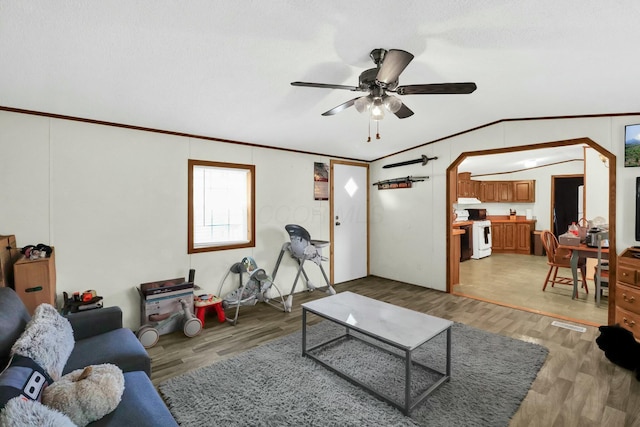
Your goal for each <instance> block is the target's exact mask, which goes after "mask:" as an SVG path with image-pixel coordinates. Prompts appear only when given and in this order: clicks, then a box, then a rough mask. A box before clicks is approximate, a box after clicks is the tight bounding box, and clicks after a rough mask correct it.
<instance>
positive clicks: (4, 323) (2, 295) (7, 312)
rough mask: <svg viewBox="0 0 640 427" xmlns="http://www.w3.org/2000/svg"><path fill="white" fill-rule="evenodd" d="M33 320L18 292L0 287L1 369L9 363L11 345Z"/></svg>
mask: <svg viewBox="0 0 640 427" xmlns="http://www.w3.org/2000/svg"><path fill="white" fill-rule="evenodd" d="M29 320H31V316H30V315H29V312H28V311H27V309H26V308H25V306H24V304H23V303H22V300H21V299H20V298H19V297H18V294H16V293H15V291H14V290H13V289H11V288H2V287H0V370H2V369H4V367H5V366H7V365H8V364H9V360H10V359H11V346H13V343H15V342H16V340H17V339H18V337H19V336H20V334H22V332H23V331H24V328H25V327H26V326H27V323H28V322H29Z"/></svg>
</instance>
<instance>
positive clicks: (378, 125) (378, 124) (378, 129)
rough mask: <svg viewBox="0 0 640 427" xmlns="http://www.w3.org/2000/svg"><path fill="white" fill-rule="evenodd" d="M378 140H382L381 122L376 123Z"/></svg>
mask: <svg viewBox="0 0 640 427" xmlns="http://www.w3.org/2000/svg"><path fill="white" fill-rule="evenodd" d="M376 139H380V121H376Z"/></svg>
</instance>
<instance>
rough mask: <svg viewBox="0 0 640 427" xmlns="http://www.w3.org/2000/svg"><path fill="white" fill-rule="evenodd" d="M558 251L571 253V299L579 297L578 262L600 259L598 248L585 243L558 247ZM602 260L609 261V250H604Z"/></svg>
mask: <svg viewBox="0 0 640 427" xmlns="http://www.w3.org/2000/svg"><path fill="white" fill-rule="evenodd" d="M558 249H565V250H568V251H571V258H570V260H569V263H570V265H571V274H572V275H573V293H572V295H571V299H576V298H577V296H578V260H579V259H580V258H598V248H597V247H593V246H587V245H586V244H584V243H580V244H579V245H562V244H561V245H558ZM602 259H609V248H602Z"/></svg>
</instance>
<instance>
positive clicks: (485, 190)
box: [480, 181, 498, 202]
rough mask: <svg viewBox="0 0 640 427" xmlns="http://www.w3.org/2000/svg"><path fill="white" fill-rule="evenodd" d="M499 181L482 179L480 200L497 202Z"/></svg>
mask: <svg viewBox="0 0 640 427" xmlns="http://www.w3.org/2000/svg"><path fill="white" fill-rule="evenodd" d="M497 184H498V181H482V182H481V183H480V201H481V202H497V201H498V199H497V198H496V194H497V190H496V187H497Z"/></svg>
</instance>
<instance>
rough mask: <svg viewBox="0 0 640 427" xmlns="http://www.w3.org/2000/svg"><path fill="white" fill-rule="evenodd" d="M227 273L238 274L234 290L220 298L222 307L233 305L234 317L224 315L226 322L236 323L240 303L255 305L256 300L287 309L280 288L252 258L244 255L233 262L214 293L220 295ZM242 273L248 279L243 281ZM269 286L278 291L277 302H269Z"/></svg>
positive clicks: (283, 309) (280, 308)
mask: <svg viewBox="0 0 640 427" xmlns="http://www.w3.org/2000/svg"><path fill="white" fill-rule="evenodd" d="M229 273H235V274H238V280H239V284H238V288H237V289H236V290H234V291H232V292H230V293H229V294H227V295H226V296H225V297H223V298H222V307H223V309H225V310H226V309H228V308H231V309H233V308H234V307H235V315H234V317H233V318H229V317H226V320H227V322H230V323H231V324H232V325H235V324H236V322H237V321H238V313H239V311H240V306H241V305H255V304H256V303H258V302H265V303H267V304H269V305H270V306H272V307H275V308H277V309H279V310H282V311H287V310H286V306H285V301H284V298H283V296H282V293H281V292H280V289H278V287H277V286H276V285H275V283H273V279H272V278H271V277H269V275H267V273H266V272H265V271H264V269H262V268H258V265H257V264H256V262H255V261H254V260H253V258H251V257H245V258H243V259H242V261H241V262H236V263H234V264H233V265H232V266H231V268H229V270H228V271H227V273H226V274H225V276H224V277H223V278H222V281H221V282H220V287H219V288H218V293H217V294H216V295H222V287H223V286H224V282H225V281H226V280H227V277H229ZM243 273H248V274H249V279H248V280H247V281H246V282H244V283H243V280H242V275H243ZM271 288H274V289H275V290H276V292H278V296H279V299H280V301H277V303H272V302H271V298H270V297H269V290H270V289H271Z"/></svg>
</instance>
